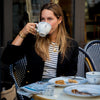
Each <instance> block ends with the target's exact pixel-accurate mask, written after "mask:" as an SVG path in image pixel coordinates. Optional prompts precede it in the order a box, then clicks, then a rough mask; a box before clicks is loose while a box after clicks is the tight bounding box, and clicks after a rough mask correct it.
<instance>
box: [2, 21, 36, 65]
mask: <svg viewBox="0 0 100 100" xmlns="http://www.w3.org/2000/svg"><path fill="white" fill-rule="evenodd" d="M30 29H31V30H30ZM29 32H30V33H31V34H33V35H35V24H34V23H28V24H26V25H25V27H24V28H23V29H22V30H21V31H20V32H19V34H18V35H17V36H16V38H15V39H14V40H13V41H11V42H8V44H7V46H6V48H5V49H4V52H3V54H2V57H1V61H2V62H3V63H5V64H11V63H14V62H15V61H17V60H18V59H20V58H22V57H23V56H24V53H25V47H26V46H25V45H26V44H27V42H28V43H29V41H27V35H28V34H29ZM23 43H24V45H23Z"/></svg>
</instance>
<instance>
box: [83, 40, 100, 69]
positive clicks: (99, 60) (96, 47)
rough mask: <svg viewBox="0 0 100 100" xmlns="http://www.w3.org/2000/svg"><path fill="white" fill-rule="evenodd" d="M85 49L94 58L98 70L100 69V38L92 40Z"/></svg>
mask: <svg viewBox="0 0 100 100" xmlns="http://www.w3.org/2000/svg"><path fill="white" fill-rule="evenodd" d="M84 50H85V51H86V52H87V54H88V55H89V56H90V58H91V59H92V62H93V63H94V67H95V70H96V71H100V40H92V41H90V42H88V43H87V44H86V45H85V47H84Z"/></svg>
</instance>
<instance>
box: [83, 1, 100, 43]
mask: <svg viewBox="0 0 100 100" xmlns="http://www.w3.org/2000/svg"><path fill="white" fill-rule="evenodd" d="M85 21H86V34H87V41H88V40H94V39H100V0H85Z"/></svg>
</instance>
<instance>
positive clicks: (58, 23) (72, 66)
mask: <svg viewBox="0 0 100 100" xmlns="http://www.w3.org/2000/svg"><path fill="white" fill-rule="evenodd" d="M40 21H41V22H47V23H49V24H50V25H51V27H52V28H51V30H50V32H49V34H48V35H47V36H46V37H40V36H39V35H37V32H36V29H35V27H36V24H35V23H27V24H26V25H25V27H24V28H23V29H22V30H21V31H20V32H19V34H18V35H17V36H16V38H15V39H14V40H13V41H11V42H9V43H8V45H7V47H6V48H5V50H4V53H3V55H2V61H3V62H4V63H5V64H11V63H14V62H15V61H17V60H18V59H20V58H22V57H23V56H24V55H26V58H27V67H26V69H27V71H26V77H25V79H24V80H23V82H22V85H26V84H29V83H33V82H36V81H40V80H42V79H44V78H47V79H48V78H49V79H50V78H53V77H58V76H63V75H64V76H70V75H75V74H76V72H77V59H78V44H77V42H76V41H75V40H73V39H71V38H70V37H68V35H67V32H66V29H65V22H64V16H63V12H62V9H61V7H60V6H59V5H58V4H54V3H48V4H45V5H44V6H43V7H42V8H41V11H40Z"/></svg>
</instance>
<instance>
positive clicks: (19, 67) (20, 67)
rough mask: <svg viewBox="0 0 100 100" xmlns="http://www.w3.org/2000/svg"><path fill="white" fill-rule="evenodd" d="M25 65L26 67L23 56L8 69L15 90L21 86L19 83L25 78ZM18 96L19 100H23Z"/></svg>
mask: <svg viewBox="0 0 100 100" xmlns="http://www.w3.org/2000/svg"><path fill="white" fill-rule="evenodd" d="M26 65H27V60H26V57H25V56H24V57H23V58H22V59H20V60H18V61H17V62H15V63H14V64H11V65H10V67H9V68H10V74H11V76H12V78H13V79H14V82H15V86H16V90H17V89H18V88H19V87H20V86H21V82H22V80H23V79H24V77H25V72H26ZM18 96H19V98H20V100H24V98H23V96H22V95H18Z"/></svg>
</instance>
